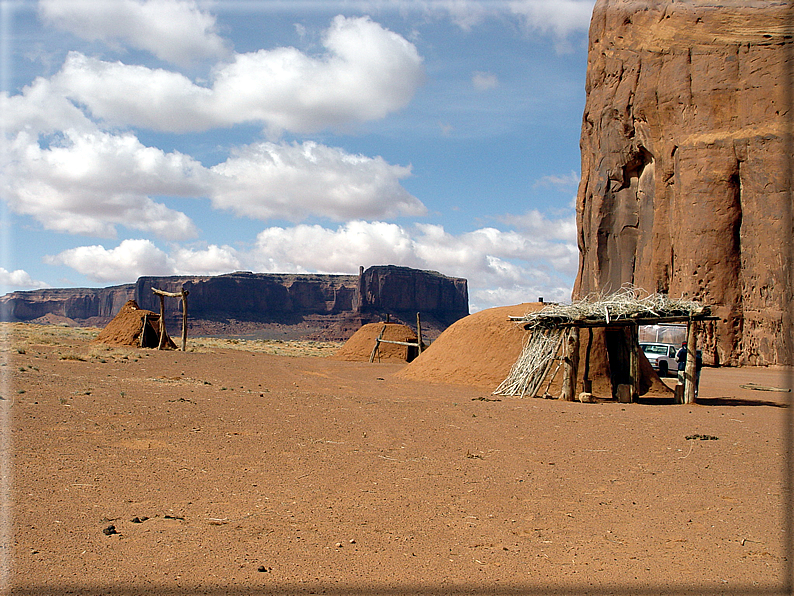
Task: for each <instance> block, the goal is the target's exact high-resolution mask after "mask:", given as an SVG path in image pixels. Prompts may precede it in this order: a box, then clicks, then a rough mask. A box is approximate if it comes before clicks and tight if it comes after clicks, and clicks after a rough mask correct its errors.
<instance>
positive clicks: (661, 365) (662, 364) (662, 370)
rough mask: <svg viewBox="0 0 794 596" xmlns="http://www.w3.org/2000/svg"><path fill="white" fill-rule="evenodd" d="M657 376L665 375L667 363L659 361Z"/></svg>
mask: <svg viewBox="0 0 794 596" xmlns="http://www.w3.org/2000/svg"><path fill="white" fill-rule="evenodd" d="M659 376H660V377H666V376H667V363H666V362H660V363H659Z"/></svg>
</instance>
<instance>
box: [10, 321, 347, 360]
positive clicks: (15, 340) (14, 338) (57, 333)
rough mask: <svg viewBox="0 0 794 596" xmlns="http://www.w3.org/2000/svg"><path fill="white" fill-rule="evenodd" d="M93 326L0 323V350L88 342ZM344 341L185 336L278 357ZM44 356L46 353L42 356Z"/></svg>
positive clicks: (114, 351) (104, 355)
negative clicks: (0, 345)
mask: <svg viewBox="0 0 794 596" xmlns="http://www.w3.org/2000/svg"><path fill="white" fill-rule="evenodd" d="M100 331H101V329H99V328H96V327H67V326H65V325H35V324H32V323H0V338H4V339H5V341H4V342H3V345H2V349H3V350H4V351H15V352H16V353H18V354H26V353H27V350H28V349H30V347H31V346H35V345H40V346H41V345H46V346H70V347H73V346H74V344H88V342H90V341H91V340H93V339H95V338H96V337H97V335H99V333H100ZM343 343H344V342H331V341H311V340H288V341H285V340H280V339H273V340H264V339H263V340H260V339H239V338H215V337H196V338H188V351H190V352H210V351H212V350H216V349H225V348H228V349H234V350H243V351H248V352H260V353H263V354H275V355H278V356H294V357H297V356H302V357H315V358H323V357H325V356H331V355H333V354H334V353H336V351H337V350H338V349H339V348H340V347H342V345H343ZM145 352H146V350H143V351H142V350H139V349H137V348H133V347H129V348H126V347H119V346H107V345H101V344H93V345H90V346H86V349H85V351H84V352H77V351H74V352H68V353H62V354H60V355H59V359H60V360H75V361H81V362H88V361H94V362H98V363H100V364H105V363H107V362H112V361H123V362H129V361H131V362H137V361H138V359H139V358H142V357H145V356H147V355H148V354H146V353H145ZM45 358H46V356H45Z"/></svg>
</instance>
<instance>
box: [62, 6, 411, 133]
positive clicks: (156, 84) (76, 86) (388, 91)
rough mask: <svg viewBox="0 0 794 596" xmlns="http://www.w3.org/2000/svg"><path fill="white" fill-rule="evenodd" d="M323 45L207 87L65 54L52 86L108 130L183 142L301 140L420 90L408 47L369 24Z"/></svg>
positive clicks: (337, 22)
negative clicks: (285, 135) (206, 134)
mask: <svg viewBox="0 0 794 596" xmlns="http://www.w3.org/2000/svg"><path fill="white" fill-rule="evenodd" d="M323 45H324V47H325V48H326V53H325V54H324V55H322V56H319V57H313V56H309V55H306V54H304V53H302V52H300V51H298V50H297V49H295V48H277V49H273V50H259V51H258V52H252V53H248V54H236V55H235V56H234V59H233V60H232V61H231V62H230V63H227V64H220V65H219V66H217V68H216V69H215V71H214V74H213V81H212V85H211V86H210V87H202V86H199V85H196V84H195V83H193V82H192V81H191V80H190V79H188V78H187V77H185V76H184V75H182V74H179V73H176V72H171V71H166V70H163V69H151V68H148V67H145V66H131V65H126V64H122V63H121V62H116V63H110V62H105V61H102V60H99V59H96V58H90V57H87V56H84V55H82V54H80V53H78V52H71V53H70V54H69V57H68V58H67V60H66V62H65V64H64V66H63V68H62V69H61V71H60V72H59V73H58V74H57V75H56V76H55V77H54V78H53V85H54V86H55V87H56V88H57V89H58V90H60V92H61V93H62V94H63V95H64V96H66V97H69V98H71V99H72V100H74V101H76V102H77V103H79V104H81V105H85V106H86V107H87V109H88V110H89V111H90V113H91V114H92V115H93V116H94V117H96V118H100V119H102V120H104V121H106V122H107V123H110V124H114V125H130V126H142V127H146V128H150V129H153V130H162V131H170V132H186V131H202V130H208V129H211V128H216V127H225V126H231V125H234V124H239V123H247V122H255V123H261V124H263V125H264V126H266V127H267V128H268V129H269V130H270V131H271V132H273V133H278V132H281V131H284V130H290V131H293V132H301V133H306V132H316V131H319V130H323V129H326V128H334V127H336V128H339V127H345V126H349V125H350V124H355V123H360V122H366V121H369V120H377V119H380V118H383V117H384V116H386V115H387V114H389V113H390V112H394V111H396V110H399V109H401V108H403V107H405V106H406V105H407V104H408V103H409V102H410V100H411V99H412V98H413V96H414V94H415V92H416V90H417V89H418V87H419V86H420V85H422V83H423V82H424V77H425V75H424V67H423V64H422V58H421V57H420V56H419V54H418V52H417V50H416V48H415V47H414V46H413V44H411V43H410V42H408V41H406V40H405V39H404V38H402V37H400V36H399V35H397V34H396V33H393V32H391V31H389V30H387V29H384V28H383V27H381V26H380V25H379V24H377V23H375V22H373V21H371V20H370V19H368V18H345V17H342V16H339V17H336V18H335V19H334V20H333V22H332V23H331V26H330V28H329V29H328V31H327V32H326V35H325V37H324V40H323ZM144 89H145V94H146V98H145V99H146V100H145V101H141V92H142V90H144Z"/></svg>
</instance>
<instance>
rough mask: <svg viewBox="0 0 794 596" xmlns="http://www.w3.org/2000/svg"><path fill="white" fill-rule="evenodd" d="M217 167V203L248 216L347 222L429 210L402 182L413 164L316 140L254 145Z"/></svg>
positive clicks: (215, 199)
mask: <svg viewBox="0 0 794 596" xmlns="http://www.w3.org/2000/svg"><path fill="white" fill-rule="evenodd" d="M212 171H213V173H214V174H216V175H217V176H216V179H215V181H214V190H213V193H212V199H213V204H214V205H215V206H216V207H218V208H222V209H230V210H232V211H234V212H235V213H237V214H238V215H245V216H247V217H256V218H260V219H268V218H271V217H283V218H287V219H290V220H293V221H296V220H301V219H304V218H305V217H306V216H307V215H309V214H314V215H320V216H324V217H328V218H331V219H334V220H344V219H351V218H373V217H384V216H394V215H422V214H424V213H425V211H426V210H425V207H424V205H422V203H420V202H419V201H418V200H417V199H416V198H414V197H413V196H411V195H410V194H409V193H408V192H407V191H406V190H405V189H404V188H403V187H402V186H400V180H401V179H403V178H406V177H408V176H409V175H410V168H408V167H403V166H395V165H391V164H388V163H386V161H385V160H384V159H383V158H381V157H375V158H371V157H365V156H363V155H351V154H349V153H346V152H344V151H342V150H341V149H337V148H333V147H327V146H325V145H320V144H317V143H314V142H305V143H302V144H298V143H294V144H286V143H278V144H277V143H259V144H255V145H250V146H248V147H244V148H242V149H238V150H235V151H234V153H233V154H232V156H231V157H230V158H229V159H228V160H227V161H226V162H224V163H222V164H219V165H217V166H214V167H213V168H212Z"/></svg>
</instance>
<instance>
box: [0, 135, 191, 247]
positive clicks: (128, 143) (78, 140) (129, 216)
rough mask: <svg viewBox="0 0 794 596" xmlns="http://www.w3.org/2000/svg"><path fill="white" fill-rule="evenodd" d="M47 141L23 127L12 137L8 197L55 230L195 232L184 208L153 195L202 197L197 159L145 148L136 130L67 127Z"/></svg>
mask: <svg viewBox="0 0 794 596" xmlns="http://www.w3.org/2000/svg"><path fill="white" fill-rule="evenodd" d="M49 141H50V143H49V146H47V147H42V146H41V145H40V144H39V139H38V138H37V137H34V136H31V135H28V134H26V133H24V132H22V133H19V134H18V135H17V136H16V137H14V138H13V139H11V140H9V141H8V142H7V146H6V152H5V154H4V155H3V159H4V162H3V164H2V172H3V177H2V190H3V195H4V198H5V200H6V201H7V203H8V204H9V206H10V207H11V209H12V210H14V211H15V212H17V213H20V214H25V215H30V216H32V217H34V218H35V219H37V220H38V221H39V222H41V224H42V225H43V226H44V227H45V228H47V229H50V230H57V231H62V232H69V233H72V234H91V235H95V236H102V237H110V236H114V235H115V233H116V226H117V225H124V226H126V227H128V228H131V229H137V230H144V231H149V232H151V233H153V234H156V235H158V236H160V237H163V238H169V239H174V240H179V239H185V238H189V237H192V236H195V234H196V229H195V226H194V225H193V222H192V221H191V220H190V218H188V217H187V216H186V215H185V214H184V213H181V212H179V211H175V210H173V209H170V208H169V207H166V206H165V205H163V204H162V203H157V202H155V201H154V200H152V199H151V198H150V196H149V195H179V196H195V195H197V194H200V193H201V192H202V191H203V190H205V188H206V182H205V178H206V173H205V171H204V170H203V168H202V167H201V165H200V164H199V163H198V162H196V161H195V160H193V159H192V158H190V157H187V156H185V155H182V154H180V153H177V152H173V153H165V152H163V151H161V150H160V149H156V148H153V147H145V146H144V145H142V144H141V143H140V142H139V141H138V139H137V138H135V137H134V136H133V135H131V134H124V135H112V134H109V133H105V132H100V131H92V132H78V131H75V130H66V131H65V132H64V133H63V134H62V135H58V136H55V137H52V138H50V139H49Z"/></svg>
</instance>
